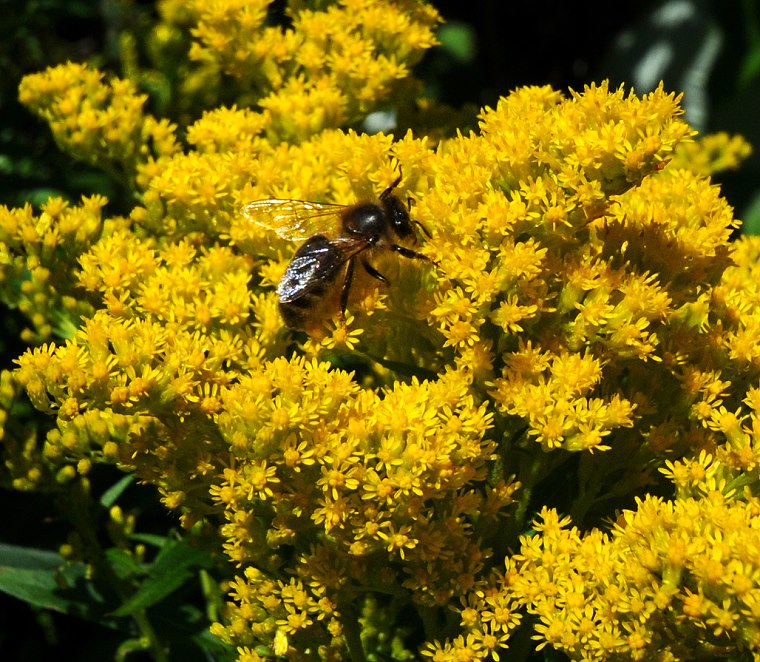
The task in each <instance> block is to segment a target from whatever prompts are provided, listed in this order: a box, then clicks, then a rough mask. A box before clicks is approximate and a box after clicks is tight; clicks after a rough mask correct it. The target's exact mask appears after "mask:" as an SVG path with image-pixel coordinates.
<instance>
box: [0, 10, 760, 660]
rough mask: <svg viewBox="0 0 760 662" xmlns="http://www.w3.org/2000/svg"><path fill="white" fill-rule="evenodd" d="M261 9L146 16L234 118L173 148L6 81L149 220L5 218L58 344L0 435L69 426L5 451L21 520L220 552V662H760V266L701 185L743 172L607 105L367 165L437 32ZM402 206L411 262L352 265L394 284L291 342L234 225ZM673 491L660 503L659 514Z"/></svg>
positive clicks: (413, 142) (96, 103)
mask: <svg viewBox="0 0 760 662" xmlns="http://www.w3.org/2000/svg"><path fill="white" fill-rule="evenodd" d="M269 5H270V3H268V2H251V1H250V0H246V1H243V0H224V1H221V0H220V1H217V2H201V1H200V0H197V1H193V2H189V3H179V2H176V0H172V1H169V0H166V1H164V2H162V3H160V9H161V21H160V23H159V24H158V25H157V27H156V32H155V33H154V35H153V37H154V38H155V39H159V40H160V38H161V37H160V34H163V33H162V32H161V30H164V31H168V33H170V34H168V33H167V35H166V36H165V39H166V40H167V42H168V41H171V39H174V37H176V33H177V31H179V32H182V30H184V33H182V34H184V38H185V39H186V40H187V44H188V49H189V55H190V57H191V58H192V59H193V62H194V63H195V65H197V67H198V68H197V69H196V70H195V72H196V74H197V75H198V76H199V77H201V78H203V76H210V77H211V78H213V76H217V79H218V80H221V79H219V78H218V77H219V76H222V74H224V76H227V77H229V78H225V79H224V80H226V81H228V84H229V85H230V90H229V93H228V94H226V95H225V98H226V99H230V100H234V101H235V104H234V105H232V101H230V105H229V106H218V107H213V108H211V109H209V110H207V111H206V112H205V113H203V114H201V113H200V112H196V113H195V114H194V115H193V117H194V118H197V119H195V120H194V121H191V120H187V125H186V126H182V132H180V133H178V134H177V135H180V134H181V135H183V136H185V137H186V144H185V145H184V147H183V148H182V149H180V147H179V145H178V143H177V141H176V140H175V128H174V126H173V125H170V124H168V123H165V122H163V121H162V120H157V119H155V118H152V117H150V116H148V115H147V114H146V113H145V112H144V111H143V104H144V101H145V98H144V97H143V96H142V95H139V94H137V92H136V88H135V86H134V84H133V83H132V82H131V81H129V80H118V79H111V80H109V81H107V82H105V79H104V77H103V75H102V74H101V73H100V72H97V71H96V70H94V69H91V68H88V67H84V66H80V65H72V64H68V65H62V66H60V67H56V68H53V69H51V70H49V71H48V72H44V73H42V74H36V75H34V76H30V77H28V78H27V79H25V82H24V84H23V86H22V90H21V93H20V96H21V99H22V101H23V102H24V103H25V104H27V105H28V106H30V107H31V108H32V109H33V110H34V111H35V112H37V113H38V114H39V115H40V116H42V117H44V118H45V119H46V120H47V121H48V122H49V123H50V125H51V129H52V130H53V132H54V135H55V136H56V139H57V140H58V141H59V144H60V145H61V146H62V147H63V148H64V149H66V150H68V151H69V152H70V153H71V154H72V155H73V156H74V157H76V158H81V159H85V160H87V161H88V162H90V163H96V164H98V165H100V166H101V167H103V168H105V169H107V170H108V171H109V172H111V173H112V174H114V175H115V176H116V177H117V179H118V181H119V182H120V184H121V185H123V186H124V187H125V188H128V189H130V190H131V191H132V192H133V193H134V194H135V195H136V196H137V200H138V202H137V203H136V204H135V206H134V207H133V208H132V209H131V211H130V213H129V215H128V218H123V217H114V218H103V213H102V210H103V207H104V206H105V204H106V201H105V200H104V199H103V198H100V197H97V196H94V197H92V198H85V199H83V200H82V202H81V203H80V204H79V205H69V204H67V203H65V202H64V201H63V200H60V199H51V200H49V201H48V202H47V204H46V205H45V206H44V207H43V208H42V209H41V210H40V211H39V212H35V211H34V210H32V209H31V207H25V208H22V209H7V208H2V209H0V289H1V291H2V294H3V296H4V298H5V300H6V301H8V302H9V303H11V304H12V305H16V306H18V308H19V310H20V311H21V312H22V313H23V314H24V315H26V317H27V319H29V326H30V330H28V331H26V332H25V333H24V338H25V339H26V340H29V341H36V342H37V343H40V342H47V344H44V345H39V344H38V346H36V347H33V348H31V349H29V350H28V351H27V352H26V353H24V354H23V355H22V356H21V357H20V358H19V359H18V360H17V365H18V368H17V370H16V371H15V373H14V374H13V380H11V377H10V374H9V373H4V374H3V375H2V379H1V380H0V422H2V423H3V424H4V425H5V424H7V421H8V412H9V411H11V408H12V400H13V399H14V397H15V394H16V392H17V391H18V389H19V387H23V388H25V389H26V392H27V394H28V396H29V398H30V400H31V401H32V403H33V404H34V406H35V407H37V408H38V409H39V410H41V411H44V412H48V413H50V414H52V415H54V416H55V417H56V427H55V428H54V429H52V430H51V431H50V432H49V433H48V435H47V437H46V439H45V440H44V445H43V444H42V443H41V444H39V445H38V443H37V440H36V437H35V436H34V435H33V434H26V435H23V434H21V435H16V438H15V439H14V441H13V443H12V444H8V445H7V452H8V455H9V459H8V460H6V466H7V467H8V469H9V471H11V472H12V475H13V479H14V480H15V483H14V485H15V486H16V487H17V488H19V489H32V488H35V487H38V486H40V485H44V484H45V482H46V481H47V482H52V481H57V482H58V483H59V484H63V483H65V482H66V481H73V480H75V479H76V477H77V475H86V474H87V473H88V472H89V471H90V470H91V467H92V466H93V464H94V463H96V462H105V463H112V464H117V465H118V466H120V467H121V468H122V469H124V470H127V471H131V472H134V474H135V475H136V476H137V477H138V478H139V479H141V480H143V481H145V482H149V483H151V484H153V485H155V486H157V488H158V489H159V491H160V494H161V496H162V499H163V501H164V503H165V504H166V505H167V506H168V507H170V508H173V509H176V510H178V511H179V512H180V514H181V518H182V519H181V521H182V524H183V526H185V527H186V528H187V529H193V528H194V527H196V525H198V528H200V525H203V524H205V525H212V526H215V527H216V530H217V531H218V534H219V540H220V542H219V546H220V547H221V548H223V550H224V552H225V553H226V555H227V556H228V558H229V559H230V560H231V561H232V563H233V564H234V566H235V577H234V578H233V579H232V580H230V582H229V590H228V595H229V600H228V604H227V609H226V611H225V614H224V622H223V623H217V624H215V625H214V626H213V628H212V631H213V633H214V634H215V635H216V636H218V637H219V638H220V639H222V640H223V641H225V642H227V643H229V644H230V645H232V646H234V647H235V648H236V650H237V653H238V657H239V659H240V660H256V659H264V656H265V655H266V656H268V657H271V656H272V655H280V656H283V657H287V658H288V659H338V658H340V657H343V658H346V657H347V656H350V655H354V656H355V657H356V658H357V659H359V658H360V657H361V656H360V655H359V654H358V653H357V649H356V647H357V646H363V647H364V648H365V650H366V652H367V654H368V653H369V652H372V653H373V654H376V655H377V656H378V657H382V656H383V655H387V656H391V654H393V655H398V656H399V657H403V656H406V657H407V658H410V657H411V658H413V657H415V656H418V655H419V654H424V655H425V656H427V657H429V658H430V659H432V660H452V659H456V660H461V659H509V654H510V651H509V647H510V645H511V637H512V636H513V635H514V632H515V631H516V630H518V629H520V630H522V629H523V628H531V629H530V631H529V632H527V633H526V632H525V631H521V632H520V634H519V637H520V638H521V640H522V641H527V640H530V639H531V638H532V639H533V641H534V642H535V646H536V648H537V649H538V650H541V649H543V648H546V647H551V648H553V649H555V650H558V651H562V652H564V653H565V654H567V655H568V656H569V657H571V658H572V659H641V660H644V659H671V660H676V659H684V660H685V659H689V655H690V652H693V651H695V650H709V651H712V652H714V653H715V654H716V655H717V654H718V653H719V652H720V651H721V650H723V649H722V648H721V647H726V649H728V650H749V651H752V652H753V653H757V651H758V650H760V634H759V633H758V629H757V626H756V622H757V617H758V614H760V607H759V606H758V605H760V599H759V598H758V596H759V595H760V593H758V592H759V591H760V585H759V584H758V578H760V571H758V568H757V558H758V554H757V547H758V545H759V544H760V542H759V541H757V540H755V537H756V536H755V529H756V528H757V526H756V522H757V521H759V520H758V515H760V513H757V512H755V511H756V509H757V503H756V499H755V497H753V496H752V495H753V494H754V493H756V491H757V488H758V482H757V467H758V466H760V464H759V462H760V459H759V458H760V422H758V421H759V420H760V418H759V414H758V412H760V395H759V393H760V384H759V383H758V376H759V375H758V365H759V364H758V360H759V358H758V345H757V342H756V339H757V337H758V332H760V321H759V320H760V317H759V316H758V284H757V283H758V282H760V279H759V278H758V266H757V265H758V256H760V244H759V243H758V242H757V241H756V240H752V239H742V240H739V241H737V242H735V243H733V244H732V243H730V237H731V234H732V232H733V231H734V230H735V229H736V227H737V225H738V223H737V221H736V220H735V219H734V218H733V215H732V212H731V209H730V207H729V206H728V205H727V203H726V202H725V200H724V199H723V198H721V197H720V194H719V191H718V190H717V188H716V187H715V186H714V185H712V184H711V182H710V180H709V178H707V177H706V176H705V174H706V173H707V172H713V171H716V170H717V169H720V168H722V167H729V165H730V163H731V161H732V158H733V159H739V158H741V157H742V156H743V155H744V154H746V151H747V150H746V146H745V144H744V143H742V142H741V141H740V140H738V139H733V140H729V139H728V138H726V137H723V138H717V139H714V140H710V139H708V138H704V139H701V140H700V141H699V142H696V143H691V142H690V140H691V138H692V137H693V136H694V132H693V131H692V130H691V129H690V127H689V126H688V125H687V124H686V123H684V122H683V121H682V119H681V117H680V115H681V110H680V108H679V97H678V96H677V95H674V94H668V93H666V92H665V91H664V90H663V89H662V88H658V89H657V90H655V91H654V92H652V93H650V94H647V95H644V96H640V97H639V96H636V95H634V94H633V93H630V92H626V91H624V90H623V89H622V88H620V89H617V90H610V89H609V87H608V86H607V85H606V84H600V85H594V86H590V87H588V88H586V89H585V90H583V91H582V92H576V93H572V94H571V95H570V96H569V97H565V96H563V95H562V94H561V93H560V92H558V91H556V90H552V89H550V88H548V87H532V88H523V89H520V90H517V91H515V92H514V93H512V94H511V95H509V96H508V97H506V98H503V99H501V100H500V101H499V103H498V104H497V105H496V107H495V108H486V109H484V110H483V112H482V114H481V116H480V131H479V132H478V133H477V134H476V133H472V134H469V135H461V134H457V135H456V136H454V137H449V138H442V137H441V136H442V135H444V132H441V131H436V132H432V134H431V135H434V136H435V140H433V139H432V138H430V137H428V136H426V135H423V134H421V133H419V132H418V133H415V132H412V131H410V132H408V133H406V134H405V135H403V136H391V135H384V134H375V135H366V134H363V133H360V132H357V131H356V130H351V129H350V128H349V127H350V126H354V127H356V126H359V125H360V124H359V123H360V121H361V120H362V119H363V118H364V117H365V116H366V114H367V113H368V112H369V111H370V110H373V109H375V108H377V107H379V106H380V105H381V104H383V103H394V104H397V105H398V108H399V112H400V113H401V112H408V113H410V115H411V114H413V112H414V110H415V108H416V106H415V104H414V102H413V99H412V97H413V93H414V88H415V86H414V83H413V81H412V80H411V79H410V77H409V76H410V74H409V70H410V67H411V66H412V65H413V64H414V63H415V62H416V61H417V60H418V59H419V58H420V57H421V55H422V53H423V52H424V50H425V49H427V48H428V47H430V46H431V45H432V44H433V43H434V36H433V32H432V30H433V28H434V26H435V25H436V23H437V21H438V17H437V14H436V13H435V11H434V10H433V9H432V8H430V7H429V6H428V5H426V4H424V3H422V2H419V1H417V0H404V2H386V1H383V0H341V1H339V2H328V3H321V2H318V3H307V2H291V3H290V4H289V5H288V8H287V16H288V17H289V21H288V22H287V25H280V24H278V23H277V22H276V21H274V20H273V19H272V17H271V16H270V14H269ZM172 35H174V37H173V36H172ZM209 72H212V73H209ZM143 74H145V72H143ZM135 75H136V76H137V74H135ZM137 77H138V78H139V76H137ZM203 80H206V79H205V78H203ZM212 88H213V86H212ZM214 89H216V88H214ZM209 93H210V94H213V89H212V90H211V92H209ZM215 103H217V102H215ZM217 105H218V103H217ZM196 110H197V109H196ZM437 129H440V127H437ZM399 174H401V180H400V182H399V184H398V186H397V188H396V189H395V191H394V193H395V194H397V195H398V197H399V199H400V200H402V201H403V202H407V201H409V204H410V209H411V212H410V213H411V216H412V218H413V220H415V221H416V222H418V223H419V227H418V226H417V225H415V230H416V240H411V239H410V241H409V244H408V246H409V247H410V248H411V247H413V248H414V250H416V251H419V252H421V253H422V254H424V255H425V256H426V257H427V258H429V261H428V260H410V259H405V258H404V257H403V256H399V255H397V254H394V253H392V252H390V251H385V252H383V251H377V252H374V253H371V254H370V258H369V260H370V263H371V264H372V265H373V266H374V267H375V268H376V269H377V270H378V271H379V272H380V273H382V274H383V275H385V276H386V277H387V279H388V281H389V284H388V285H386V284H383V283H380V282H379V281H378V280H377V279H375V278H372V277H370V276H369V275H368V274H367V273H366V272H365V271H364V270H363V269H362V268H361V267H360V266H359V265H357V269H356V270H355V274H354V279H353V282H352V286H351V289H350V292H349V294H350V296H349V297H348V305H347V311H346V316H345V319H342V318H341V317H340V315H339V297H340V291H339V290H340V286H339V284H336V287H334V288H328V291H327V292H326V293H325V296H324V297H323V298H322V300H321V301H320V303H319V304H318V305H317V306H316V308H315V310H314V311H313V313H314V314H313V319H311V320H310V324H309V326H308V329H307V331H308V333H303V332H291V331H290V330H288V329H287V328H286V327H285V326H284V324H283V322H282V318H281V315H280V312H279V310H278V301H277V294H276V291H275V288H276V286H277V283H278V282H279V280H280V279H281V277H282V275H283V273H284V271H285V269H286V267H287V265H288V262H289V260H290V259H291V258H292V256H293V254H294V251H295V250H296V248H297V247H298V244H297V243H293V242H289V241H286V240H285V239H283V238H282V237H280V236H278V235H277V234H275V233H274V232H273V231H271V230H269V229H267V228H266V227H263V226H261V225H258V224H256V223H252V222H250V220H249V219H248V218H246V216H245V214H244V213H242V210H243V207H244V205H245V204H246V203H248V202H251V201H253V200H262V199H267V198H290V199H296V200H314V201H318V202H328V203H337V204H343V205H349V204H352V203H354V202H356V201H357V200H368V199H373V198H376V197H377V196H378V195H379V194H380V193H381V192H382V191H384V190H385V189H386V188H387V187H388V186H390V185H391V183H392V182H394V181H395V180H396V179H397V178H398V177H399ZM317 231H319V232H324V233H325V234H326V235H328V236H332V234H331V232H335V231H336V229H335V228H334V227H332V228H330V227H325V228H324V229H319V230H317V229H315V231H314V232H315V233H316V232H317ZM336 280H338V281H340V275H339V276H338V277H337V278H336ZM54 332H55V334H56V335H57V336H58V337H59V338H60V340H58V341H57V342H55V343H52V342H50V339H51V337H52V336H53V334H54ZM6 437H7V435H6ZM658 470H659V471H658ZM663 474H664V476H665V477H666V478H667V479H669V480H670V481H672V484H673V488H672V490H671V491H672V492H673V495H674V496H673V499H672V500H668V499H666V498H663V497H657V498H656V497H654V496H651V495H650V494H648V491H649V490H650V489H651V486H652V484H653V483H654V482H655V481H657V480H662V476H663ZM665 489H666V488H664V487H663V485H659V486H658V493H660V494H664V493H665ZM558 502H562V504H563V507H564V508H565V509H566V510H567V513H565V512H562V510H561V508H560V507H556V508H554V507H553V508H549V507H544V506H545V504H546V503H552V504H553V505H556V504H557V503H558ZM634 504H635V506H634ZM621 508H629V510H625V511H624V512H623V514H622V515H620V516H619V517H617V522H616V523H615V525H614V527H612V528H610V527H606V531H605V529H602V528H599V523H600V522H601V521H603V520H604V518H605V517H606V518H610V517H615V516H616V513H617V512H618V511H619V509H621ZM537 512H540V516H539V517H538V518H536V520H535V521H534V523H533V525H532V532H533V533H532V535H528V533H527V532H528V531H529V530H530V528H529V527H530V524H529V522H530V519H531V518H532V517H533V516H534V515H535V514H536V513H537ZM568 513H569V514H568ZM112 516H113V519H114V521H115V522H116V523H117V524H118V525H119V526H120V527H121V529H120V530H121V531H122V533H124V532H128V531H129V528H130V526H133V524H132V523H130V522H129V521H127V520H128V518H125V517H123V516H121V515H120V514H119V513H118V512H114V513H113V514H112ZM515 550H517V551H516V552H515ZM72 553H73V552H72ZM452 607H454V608H455V615H454V616H452V614H454V612H452ZM410 613H412V614H416V615H417V617H418V618H419V621H420V624H419V629H418V630H417V631H416V632H415V634H414V635H413V636H410V637H408V638H407V639H405V637H406V631H405V627H407V625H408V623H407V622H406V621H405V620H404V619H406V617H407V615H408V614H410ZM526 613H527V614H529V615H530V616H531V619H526V618H524V616H525V614H526ZM400 615H403V617H402V616H400ZM753 619H754V621H753ZM423 623H424V630H425V632H424V637H426V640H425V641H424V643H422V644H421V645H418V644H419V642H420V641H421V640H422V639H421V637H422V636H423V635H422V634H421V633H422V632H423V625H422V624H423ZM414 626H416V623H415V624H414ZM526 634H527V636H526ZM412 640H414V641H415V644H414V646H417V648H414V650H412V644H411V643H410V642H411V641H412ZM357 642H359V643H357ZM701 646H704V647H706V648H700V647H701ZM352 649H353V652H352ZM392 651H393V653H392ZM656 655H660V657H659V658H656V657H655V656H656Z"/></svg>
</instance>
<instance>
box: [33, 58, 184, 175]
mask: <svg viewBox="0 0 760 662" xmlns="http://www.w3.org/2000/svg"><path fill="white" fill-rule="evenodd" d="M103 78H104V76H103V74H102V73H101V72H100V71H98V70H96V69H92V68H89V67H87V66H86V65H83V64H75V63H68V64H65V65H61V66H58V67H53V68H51V69H48V70H46V71H43V72H42V73H39V74H31V75H29V76H26V77H25V78H24V79H23V81H22V82H21V85H20V87H19V100H20V101H21V103H23V104H24V105H26V106H28V107H29V108H30V109H31V110H32V111H33V112H34V113H35V114H36V115H38V116H39V117H41V118H42V119H44V120H45V121H46V122H47V123H48V124H49V125H50V129H51V130H52V132H53V136H54V137H55V140H56V142H57V143H58V146H59V147H60V148H61V149H63V150H64V151H66V152H68V153H69V154H71V155H72V156H73V157H74V158H77V159H81V160H83V161H86V162H87V163H91V164H93V165H97V166H98V167H99V168H102V169H103V170H106V171H107V172H109V173H110V174H112V175H113V176H114V178H115V179H116V180H117V181H120V182H123V183H127V184H129V183H131V181H132V180H133V179H134V178H135V177H136V176H137V171H138V168H139V166H140V165H142V164H144V163H146V162H147V161H149V160H151V159H154V158H157V157H159V156H168V155H171V154H174V153H176V152H177V151H178V150H179V146H178V145H177V142H176V139H175V135H174V132H175V129H176V127H174V126H173V125H172V124H170V123H169V122H168V121H166V120H161V119H156V118H155V117H153V116H152V115H150V114H148V113H145V112H143V105H144V104H145V102H146V101H147V98H148V97H147V96H146V95H144V94H138V93H137V91H136V89H135V86H134V85H133V84H132V83H131V82H130V81H128V80H121V79H118V78H113V79H111V80H109V81H107V82H104V81H103Z"/></svg>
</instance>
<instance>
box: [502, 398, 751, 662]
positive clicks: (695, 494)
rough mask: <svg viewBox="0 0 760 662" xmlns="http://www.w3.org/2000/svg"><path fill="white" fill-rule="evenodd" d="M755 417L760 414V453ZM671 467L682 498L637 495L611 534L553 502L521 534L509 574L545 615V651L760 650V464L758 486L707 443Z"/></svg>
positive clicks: (574, 654)
mask: <svg viewBox="0 0 760 662" xmlns="http://www.w3.org/2000/svg"><path fill="white" fill-rule="evenodd" d="M757 396H758V394H757V391H756V390H755V393H754V395H753V396H752V397H753V399H755V400H756V401H757ZM758 421H760V418H758V417H757V416H756V415H753V424H752V425H753V426H754V430H755V433H754V440H753V454H754V455H755V458H756V460H755V461H757V458H758V455H757V453H758V450H760V443H759V442H760V439H758V435H757V429H758ZM748 432H749V430H748ZM668 466H669V469H668V470H667V471H666V473H667V474H668V475H669V476H670V477H671V479H673V481H674V482H675V484H676V485H679V486H680V487H679V496H678V498H677V499H675V500H674V501H667V500H665V499H662V498H658V497H653V496H647V497H645V498H643V499H637V503H636V509H635V510H629V511H625V512H624V513H623V515H622V516H621V517H620V518H619V520H618V522H617V523H616V524H615V526H614V529H613V530H612V532H611V534H609V535H608V534H603V533H601V532H600V531H598V530H593V531H591V532H589V533H586V534H583V533H582V532H581V531H579V530H578V529H577V528H576V527H571V526H569V523H570V520H569V518H560V517H559V516H558V514H557V513H556V511H554V510H550V509H546V510H544V511H543V512H542V513H541V515H540V519H539V520H538V521H536V522H534V528H535V529H536V531H537V532H538V535H535V536H533V537H530V538H527V537H526V538H523V539H522V548H521V550H520V553H519V554H517V555H516V556H514V557H513V558H512V560H511V563H512V565H508V566H507V572H506V574H505V576H504V577H501V578H500V581H501V582H502V584H504V585H506V587H507V588H505V589H504V590H503V593H504V594H505V595H508V596H511V597H512V598H513V599H514V600H515V602H516V603H517V604H525V605H527V608H528V609H527V610H528V613H530V614H533V615H534V616H535V617H536V618H537V619H538V625H536V627H535V635H534V639H536V640H537V641H538V642H539V645H538V648H539V649H541V648H543V647H545V646H551V647H552V648H554V649H555V650H561V651H563V652H565V653H566V654H567V655H568V656H569V657H570V659H574V660H579V659H584V660H592V659H593V660H613V659H630V660H668V661H675V660H692V659H694V657H695V653H696V651H699V654H700V655H705V656H710V657H716V658H718V657H724V656H725V655H727V654H728V652H729V651H736V650H746V651H753V653H754V654H755V655H757V652H758V650H760V627H759V626H758V622H759V620H758V619H760V586H758V581H757V577H758V575H759V574H760V532H759V531H758V526H757V522H758V521H759V518H760V501H759V500H758V499H757V497H756V496H753V494H754V493H755V492H756V489H757V486H758V480H757V477H756V476H757V472H756V470H755V472H754V473H755V477H754V478H752V479H750V481H749V482H750V483H751V488H750V487H748V486H746V485H747V479H746V474H743V473H740V472H737V471H733V470H730V469H729V468H728V467H727V466H726V465H725V464H724V463H722V462H721V461H720V460H719V459H718V458H716V457H711V456H710V455H709V454H707V453H704V452H702V453H700V454H699V456H698V457H696V458H694V459H691V460H688V461H684V462H675V463H668ZM743 476H744V477H743ZM742 484H744V485H745V486H746V487H744V488H742Z"/></svg>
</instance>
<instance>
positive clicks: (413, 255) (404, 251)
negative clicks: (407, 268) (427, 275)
mask: <svg viewBox="0 0 760 662" xmlns="http://www.w3.org/2000/svg"><path fill="white" fill-rule="evenodd" d="M391 250H392V251H395V252H396V253H398V254H399V255H403V256H404V257H408V258H409V259H410V260H425V262H430V261H431V260H430V258H429V257H428V256H427V255H423V254H422V253H418V252H417V251H413V250H412V249H411V248H406V247H404V246H399V245H398V244H391Z"/></svg>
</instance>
